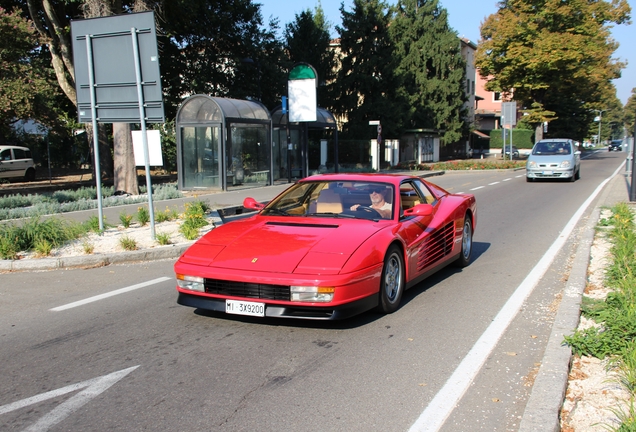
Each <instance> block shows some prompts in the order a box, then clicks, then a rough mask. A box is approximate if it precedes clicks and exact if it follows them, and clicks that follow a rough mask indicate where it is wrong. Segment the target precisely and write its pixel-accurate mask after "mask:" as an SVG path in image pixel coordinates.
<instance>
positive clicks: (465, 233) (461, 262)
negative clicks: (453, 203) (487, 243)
mask: <svg viewBox="0 0 636 432" xmlns="http://www.w3.org/2000/svg"><path fill="white" fill-rule="evenodd" d="M472 254H473V223H472V219H471V218H470V216H468V215H466V217H464V229H463V230H462V250H461V252H460V253H459V258H457V261H456V262H455V264H456V265H457V266H458V267H466V266H467V265H468V264H470V258H471V256H472Z"/></svg>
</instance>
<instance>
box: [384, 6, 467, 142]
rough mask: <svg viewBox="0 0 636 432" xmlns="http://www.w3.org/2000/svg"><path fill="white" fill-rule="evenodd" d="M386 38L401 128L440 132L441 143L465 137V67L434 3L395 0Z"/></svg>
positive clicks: (456, 41)
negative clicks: (402, 106)
mask: <svg viewBox="0 0 636 432" xmlns="http://www.w3.org/2000/svg"><path fill="white" fill-rule="evenodd" d="M396 8H397V12H396V16H395V19H394V20H393V22H392V23H391V27H390V30H391V35H392V38H393V41H394V44H395V54H396V56H397V57H398V58H399V64H398V67H397V70H396V72H397V75H398V77H399V78H400V83H401V86H400V92H401V95H402V96H403V97H404V98H405V99H406V100H407V101H408V114H407V116H406V122H405V124H406V126H407V127H409V128H430V129H438V130H442V131H443V134H444V135H443V139H444V141H445V142H446V143H452V142H456V141H459V140H460V139H461V137H462V136H463V135H464V134H465V133H467V124H466V119H465V117H466V115H467V113H466V110H465V106H464V104H465V103H466V101H467V96H466V84H465V83H466V62H465V61H464V60H463V58H462V55H461V45H460V44H461V42H460V40H459V38H458V37H457V34H456V33H455V31H453V30H452V29H451V28H450V27H449V25H448V17H447V13H446V9H444V8H442V7H440V5H439V3H438V0H399V1H398V3H397V5H396Z"/></svg>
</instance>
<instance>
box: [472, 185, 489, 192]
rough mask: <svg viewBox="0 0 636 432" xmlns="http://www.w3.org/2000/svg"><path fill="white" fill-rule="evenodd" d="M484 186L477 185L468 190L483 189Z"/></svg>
mask: <svg viewBox="0 0 636 432" xmlns="http://www.w3.org/2000/svg"><path fill="white" fill-rule="evenodd" d="M485 187H486V186H477V187H475V188H472V189H470V190H471V191H474V190H478V189H483V188H485Z"/></svg>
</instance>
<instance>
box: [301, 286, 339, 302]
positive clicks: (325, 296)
mask: <svg viewBox="0 0 636 432" xmlns="http://www.w3.org/2000/svg"><path fill="white" fill-rule="evenodd" d="M335 291H336V289H335V288H334V287H316V286H291V287H290V294H291V296H290V297H291V298H290V300H291V301H298V302H318V303H328V302H330V301H331V300H333V294H334V292H335Z"/></svg>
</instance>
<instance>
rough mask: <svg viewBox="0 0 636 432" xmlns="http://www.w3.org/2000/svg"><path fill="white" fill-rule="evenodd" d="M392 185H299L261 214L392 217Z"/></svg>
mask: <svg viewBox="0 0 636 432" xmlns="http://www.w3.org/2000/svg"><path fill="white" fill-rule="evenodd" d="M393 197H394V189H393V186H392V185H390V184H388V183H380V182H369V181H365V182H357V181H316V182H301V183H297V184H295V185H294V186H292V187H290V188H289V189H287V190H286V191H285V192H284V193H283V194H282V195H280V196H279V197H278V198H277V199H275V200H273V201H272V202H270V203H269V204H268V205H267V206H266V207H265V209H263V211H262V212H261V214H262V215H268V216H303V217H307V216H313V217H348V218H361V219H371V220H379V219H391V218H393V214H394V213H393V212H394V209H393Z"/></svg>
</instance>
